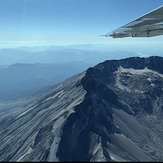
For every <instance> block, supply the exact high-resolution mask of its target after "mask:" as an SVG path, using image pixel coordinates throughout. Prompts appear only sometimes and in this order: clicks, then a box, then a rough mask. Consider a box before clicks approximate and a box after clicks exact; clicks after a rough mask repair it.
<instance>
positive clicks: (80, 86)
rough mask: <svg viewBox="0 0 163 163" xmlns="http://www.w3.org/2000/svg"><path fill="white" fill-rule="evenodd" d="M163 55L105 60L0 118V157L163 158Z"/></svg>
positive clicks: (56, 159) (2, 159) (113, 159)
mask: <svg viewBox="0 0 163 163" xmlns="http://www.w3.org/2000/svg"><path fill="white" fill-rule="evenodd" d="M162 63H163V58H162V57H158V56H151V57H148V58H140V57H131V58H126V59H121V60H107V61H104V62H102V63H99V64H98V65H96V66H94V67H90V68H88V69H87V70H86V71H84V72H83V73H81V74H78V75H75V76H73V77H71V78H69V79H67V80H65V81H63V82H61V83H59V84H57V85H55V86H53V87H51V89H50V90H48V91H46V92H45V93H44V94H43V95H42V96H40V97H39V98H37V99H36V100H34V101H33V102H31V103H30V104H29V105H28V106H26V107H24V108H22V109H21V110H19V111H18V112H14V113H13V114H12V115H10V116H7V117H5V118H3V119H2V120H0V138H1V139H0V140H1V145H0V161H161V160H162V159H163V155H162V150H163V139H162V137H163V127H162V126H163V89H162V88H163V64H162Z"/></svg>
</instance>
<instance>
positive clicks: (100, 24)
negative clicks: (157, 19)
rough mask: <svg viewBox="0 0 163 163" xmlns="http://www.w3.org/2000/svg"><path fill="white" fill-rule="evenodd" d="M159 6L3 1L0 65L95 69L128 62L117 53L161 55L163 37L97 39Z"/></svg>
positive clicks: (90, 0) (88, 0)
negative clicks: (63, 64) (68, 64)
mask: <svg viewBox="0 0 163 163" xmlns="http://www.w3.org/2000/svg"><path fill="white" fill-rule="evenodd" d="M160 5H162V0H157V1H155V0H148V3H147V1H146V0H145V1H142V0H137V1H132V2H131V0H125V1H120V0H1V1H0V21H1V24H2V25H1V26H0V31H1V32H0V48H1V49H0V58H1V59H0V64H13V63H17V62H19V63H24V62H25V63H27V62H29V63H38V62H39V63H48V62H50V63H56V62H60V61H61V60H62V61H76V60H77V61H84V62H91V63H93V64H96V63H98V62H100V61H103V60H106V59H112V58H124V57H128V56H125V55H124V54H120V53H119V52H118V53H117V54H115V52H116V51H128V52H134V53H135V54H134V55H137V56H149V55H162V52H161V51H162V50H163V48H162V41H163V37H162V36H158V37H154V38H123V39H112V38H110V37H107V38H105V37H99V36H100V35H102V34H106V33H108V32H110V31H112V30H114V29H116V28H118V27H120V26H122V25H124V24H126V23H128V22H130V21H132V20H134V19H136V18H138V17H139V16H142V15H144V14H146V13H147V12H149V11H151V10H153V9H155V8H157V7H159V6H160ZM67 45H68V46H67ZM29 47H30V48H29ZM33 47H34V48H33ZM8 48H10V50H8ZM58 51H59V52H58ZM113 51H114V55H112V52H113ZM49 53H50V55H49ZM90 53H91V54H90ZM92 53H93V54H92ZM78 55H79V56H78ZM127 55H128V54H127ZM131 55H132V54H131ZM88 58H89V59H88ZM96 58H97V59H96Z"/></svg>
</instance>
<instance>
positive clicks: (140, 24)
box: [102, 6, 163, 38]
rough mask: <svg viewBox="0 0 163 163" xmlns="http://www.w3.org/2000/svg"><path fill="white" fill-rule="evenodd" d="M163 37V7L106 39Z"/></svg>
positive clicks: (119, 29) (123, 27)
mask: <svg viewBox="0 0 163 163" xmlns="http://www.w3.org/2000/svg"><path fill="white" fill-rule="evenodd" d="M159 35H163V6H161V7H159V8H157V9H155V10H153V11H151V12H149V13H147V14H145V15H143V16H141V17H139V18H138V19H135V20H134V21H132V22H130V23H128V24H126V25H124V26H122V27H120V28H118V29H116V30H114V31H112V32H110V33H107V34H105V35H102V36H105V37H110V36H111V37H113V38H123V37H153V36H159Z"/></svg>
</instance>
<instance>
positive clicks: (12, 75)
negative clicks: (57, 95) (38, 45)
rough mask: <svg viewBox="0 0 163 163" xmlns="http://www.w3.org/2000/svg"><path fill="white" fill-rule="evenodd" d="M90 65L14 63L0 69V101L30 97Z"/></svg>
mask: <svg viewBox="0 0 163 163" xmlns="http://www.w3.org/2000/svg"><path fill="white" fill-rule="evenodd" d="M89 66H90V65H89V64H87V63H84V62H62V63H55V64H39V63H36V64H25V63H16V64H13V65H10V66H1V67H0V90H1V91H0V99H1V100H2V99H3V100H5V99H6V100H7V99H16V98H19V97H25V96H31V94H32V93H36V92H38V91H40V90H42V89H43V88H45V87H47V86H52V85H54V84H57V83H59V82H61V81H63V80H65V79H67V78H69V77H71V76H73V75H75V74H77V73H80V72H82V71H84V70H85V69H86V68H88V67H89Z"/></svg>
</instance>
